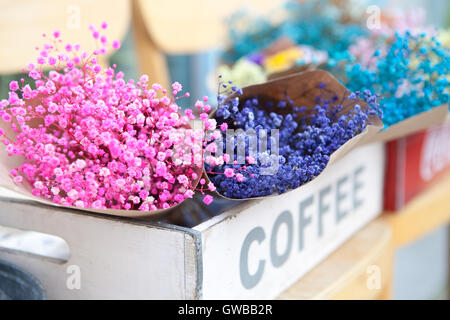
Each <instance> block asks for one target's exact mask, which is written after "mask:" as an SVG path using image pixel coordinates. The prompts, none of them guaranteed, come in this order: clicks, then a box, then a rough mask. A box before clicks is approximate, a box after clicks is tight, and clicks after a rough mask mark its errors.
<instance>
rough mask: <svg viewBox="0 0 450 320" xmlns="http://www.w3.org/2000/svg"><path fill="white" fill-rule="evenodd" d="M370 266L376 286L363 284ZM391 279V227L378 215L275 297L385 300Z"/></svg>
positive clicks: (365, 281) (370, 273)
mask: <svg viewBox="0 0 450 320" xmlns="http://www.w3.org/2000/svg"><path fill="white" fill-rule="evenodd" d="M371 268H374V269H377V268H379V269H378V270H380V273H379V274H380V284H381V286H380V287H379V288H373V287H370V286H368V285H367V283H368V281H370V279H369V278H370V277H371V276H373V275H374V273H372V272H373V269H371ZM391 278H392V245H391V230H390V227H389V223H388V222H387V221H386V220H385V219H384V218H378V219H376V220H375V221H373V222H371V223H370V224H369V225H367V226H366V227H364V228H363V229H361V230H360V231H359V232H357V233H356V234H355V235H354V236H353V237H352V238H350V239H349V240H348V241H347V242H346V243H345V244H344V245H342V246H341V247H340V248H339V249H338V250H336V251H335V252H333V253H332V254H331V255H330V256H329V257H328V258H327V259H325V260H324V261H323V262H322V263H321V264H319V265H318V266H317V267H315V268H314V269H313V270H312V271H310V272H309V273H307V274H306V275H305V276H304V277H303V278H302V279H300V280H299V281H298V282H297V283H295V284H294V285H293V286H291V287H290V288H289V289H288V290H286V291H285V292H283V293H282V294H281V295H280V296H279V297H278V298H279V299H389V298H390V291H391V289H390V288H391Z"/></svg>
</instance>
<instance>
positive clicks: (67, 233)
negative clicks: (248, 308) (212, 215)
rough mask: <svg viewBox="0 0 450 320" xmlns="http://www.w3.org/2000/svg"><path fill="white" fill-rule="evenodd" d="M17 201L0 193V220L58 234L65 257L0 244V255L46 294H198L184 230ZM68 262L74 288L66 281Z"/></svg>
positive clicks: (150, 296)
mask: <svg viewBox="0 0 450 320" xmlns="http://www.w3.org/2000/svg"><path fill="white" fill-rule="evenodd" d="M20 201H21V200H19V199H12V198H0V206H1V209H0V225H4V226H9V227H13V228H18V229H22V230H33V231H37V232H41V233H47V234H51V235H56V236H58V237H61V238H63V239H64V240H65V241H66V242H67V244H68V246H69V248H70V257H69V259H68V261H67V262H65V263H64V261H54V260H52V259H43V258H42V257H40V256H34V255H29V254H24V253H23V252H21V251H17V250H16V251H14V250H5V249H4V248H2V247H0V259H2V260H6V261H9V262H11V263H14V264H16V265H18V266H19V267H21V268H23V269H24V270H26V271H28V272H30V273H32V274H33V275H34V276H36V277H37V278H38V279H39V280H40V281H41V282H42V284H43V285H44V288H45V290H46V293H47V296H48V298H49V299H186V298H195V297H197V296H198V295H197V291H196V290H197V287H196V281H197V262H196V255H197V250H196V249H195V241H194V239H193V237H192V236H191V235H186V234H185V232H184V231H183V230H177V229H168V228H166V227H164V226H159V225H149V224H147V223H145V222H137V221H135V220H129V219H120V218H112V217H105V216H99V215H94V214H88V213H81V212H80V211H77V210H70V209H62V208H52V207H49V206H45V205H40V204H38V203H35V202H28V201H27V202H24V203H22V202H20ZM186 252H188V255H185V253H186ZM73 266H75V267H78V268H79V271H80V273H79V275H80V284H81V287H80V288H79V289H71V288H70V287H68V286H67V282H68V281H70V279H71V275H73V273H71V268H73ZM191 273H192V274H191Z"/></svg>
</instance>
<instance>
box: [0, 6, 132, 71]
mask: <svg viewBox="0 0 450 320" xmlns="http://www.w3.org/2000/svg"><path fill="white" fill-rule="evenodd" d="M0 6H1V10H0V48H2V49H1V50H0V73H17V72H20V71H21V70H22V68H24V67H25V66H26V64H27V63H29V62H31V61H35V60H36V56H37V51H36V50H35V47H36V46H38V45H41V44H42V43H44V39H43V38H42V34H43V33H47V34H52V32H53V31H54V30H59V31H61V37H62V39H63V41H64V42H70V43H79V44H81V46H82V47H83V49H85V50H93V49H95V47H96V44H95V41H94V39H93V38H92V36H91V32H90V31H89V29H88V26H89V24H91V23H92V24H94V25H97V26H99V25H100V24H101V22H103V21H106V22H108V24H109V26H108V29H107V30H106V32H105V33H106V35H107V36H108V38H109V39H110V40H115V39H117V40H121V39H123V37H124V35H125V33H126V31H127V29H128V26H129V22H130V16H131V10H130V9H131V8H130V2H129V1H128V0H96V1H90V0H58V1H53V0H39V1H36V0H21V1H1V5H0Z"/></svg>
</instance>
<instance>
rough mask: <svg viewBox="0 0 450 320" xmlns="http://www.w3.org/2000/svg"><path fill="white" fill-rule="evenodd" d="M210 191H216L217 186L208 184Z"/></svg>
mask: <svg viewBox="0 0 450 320" xmlns="http://www.w3.org/2000/svg"><path fill="white" fill-rule="evenodd" d="M208 190H209V191H211V192H213V191H216V186H215V185H214V183H212V182H210V183H208Z"/></svg>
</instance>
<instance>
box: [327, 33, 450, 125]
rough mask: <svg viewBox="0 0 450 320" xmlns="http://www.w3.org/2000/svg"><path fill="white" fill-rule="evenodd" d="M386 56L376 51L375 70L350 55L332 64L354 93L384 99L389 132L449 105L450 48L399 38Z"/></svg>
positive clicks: (407, 36)
mask: <svg viewBox="0 0 450 320" xmlns="http://www.w3.org/2000/svg"><path fill="white" fill-rule="evenodd" d="M383 51H385V52H382V51H381V50H376V51H375V52H374V57H375V58H376V63H375V67H372V68H364V67H362V66H361V64H360V62H359V61H357V60H355V59H354V58H352V57H351V56H350V55H348V56H347V57H345V58H342V59H340V60H337V61H330V63H329V68H330V70H331V71H332V72H333V73H334V74H335V75H337V76H338V78H340V79H341V80H342V82H343V83H344V84H345V85H346V86H347V87H348V88H349V89H350V90H355V89H356V88H358V89H361V88H363V89H367V90H370V91H372V92H377V93H379V94H380V95H382V97H383V98H382V100H381V101H380V104H381V105H382V106H381V110H382V112H383V123H384V124H385V128H387V127H389V126H391V125H393V124H395V123H398V122H400V121H402V120H404V119H407V118H410V117H412V116H414V115H416V114H418V113H421V112H424V111H427V110H430V109H431V108H433V107H436V106H440V105H442V104H446V103H448V101H449V89H450V87H449V78H448V75H449V69H450V48H448V47H443V46H442V45H441V43H440V42H439V41H438V40H437V39H436V38H435V37H431V36H428V35H426V34H424V33H422V34H420V35H412V34H411V33H409V32H406V33H405V34H396V35H395V39H394V40H393V41H392V42H391V43H389V44H387V46H386V49H384V50H383Z"/></svg>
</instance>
